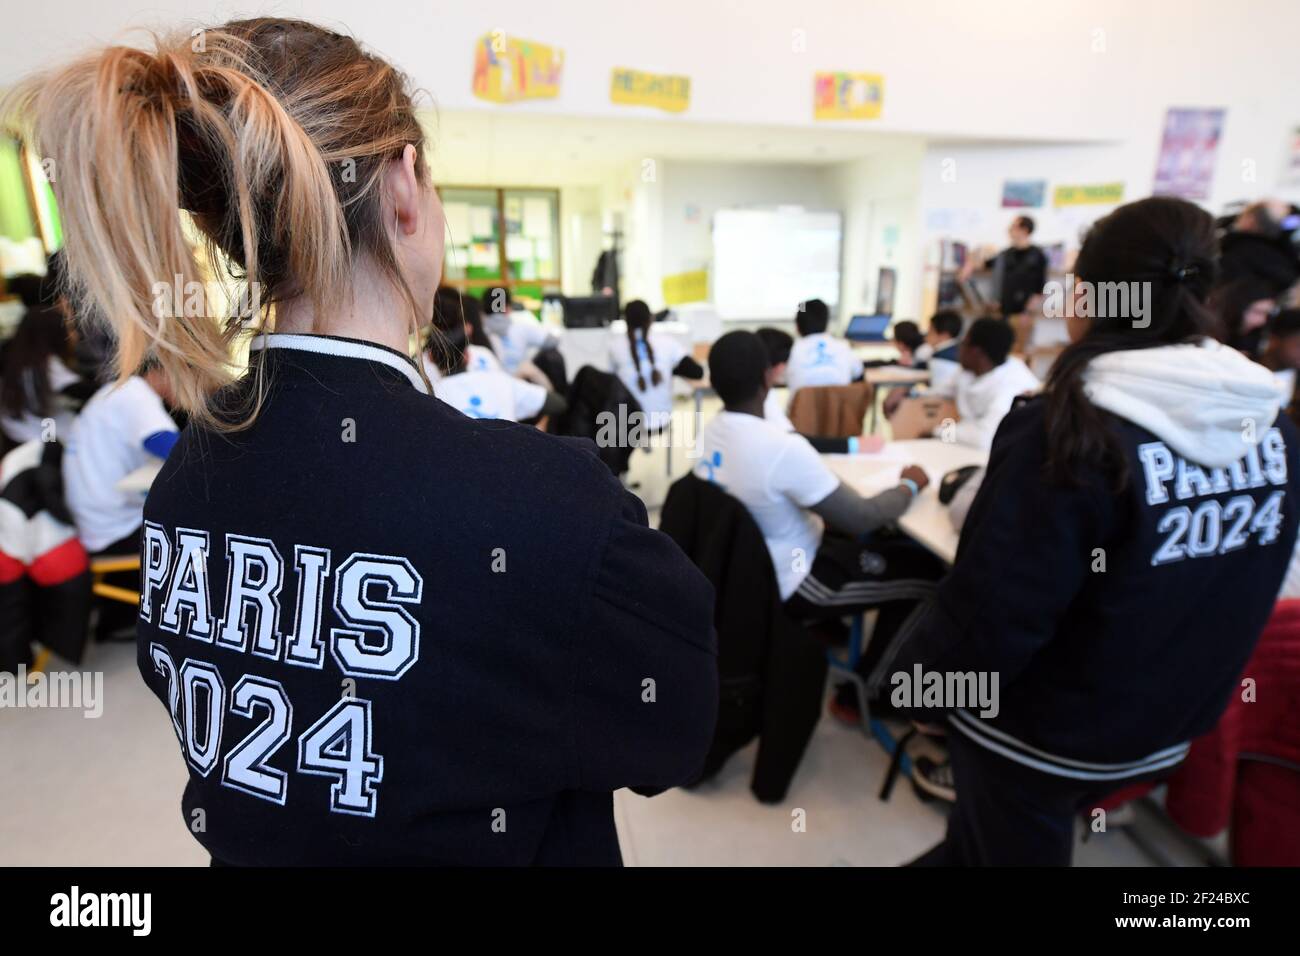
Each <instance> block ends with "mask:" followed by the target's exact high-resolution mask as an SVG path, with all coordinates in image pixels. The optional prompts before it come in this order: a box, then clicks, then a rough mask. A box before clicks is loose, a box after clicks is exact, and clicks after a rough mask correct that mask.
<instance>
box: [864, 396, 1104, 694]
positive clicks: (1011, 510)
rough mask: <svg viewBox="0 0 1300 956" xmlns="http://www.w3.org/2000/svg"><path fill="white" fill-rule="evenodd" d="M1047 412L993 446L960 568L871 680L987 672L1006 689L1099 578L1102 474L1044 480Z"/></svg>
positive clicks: (1016, 423)
mask: <svg viewBox="0 0 1300 956" xmlns="http://www.w3.org/2000/svg"><path fill="white" fill-rule="evenodd" d="M1042 434H1043V428H1042V418H1041V413H1036V412H1034V411H1033V410H1030V409H1024V410H1020V411H1017V412H1014V413H1013V414H1012V416H1010V417H1008V419H1007V420H1006V422H1004V425H1003V428H1002V429H1001V430H1000V431H999V433H998V436H997V439H996V441H995V443H994V449H993V455H992V457H991V458H990V460H989V466H988V471H987V472H986V474H985V477H984V481H983V483H982V484H981V486H980V489H979V491H978V493H977V494H976V496H975V501H974V502H973V503H972V505H971V509H970V512H969V515H968V517H967V519H966V524H965V526H964V527H963V529H962V541H961V547H960V549H959V551H958V555H957V561H956V564H954V566H953V568H952V571H951V572H950V573H949V575H948V577H947V578H945V579H944V581H943V583H942V584H941V585H940V587H939V590H938V593H937V594H936V595H935V597H934V599H933V600H932V601H931V602H930V604H929V606H928V607H926V608H924V609H923V610H922V611H920V612H919V613H918V616H917V617H916V618H915V619H914V621H913V622H911V626H908V627H906V633H905V634H903V635H901V637H900V640H899V641H898V643H897V645H896V646H897V647H898V651H897V653H896V654H895V655H894V657H893V659H892V660H886V661H885V662H884V666H882V667H880V668H879V669H878V670H877V671H876V673H875V674H874V675H873V682H875V683H876V684H877V685H879V684H882V683H884V684H887V683H888V682H889V681H890V679H891V676H892V675H893V674H896V673H898V672H900V671H909V672H910V671H911V670H912V668H913V667H914V666H915V665H917V664H920V665H921V666H922V667H923V668H924V669H925V670H926V671H939V672H944V673H948V672H957V671H986V672H993V673H996V674H997V675H998V682H999V686H1000V687H1001V688H1003V689H1004V690H1005V688H1007V687H1009V686H1010V685H1011V684H1012V682H1014V681H1015V679H1016V678H1017V677H1018V676H1019V675H1020V674H1021V673H1022V672H1023V671H1024V669H1025V667H1026V666H1027V665H1028V664H1029V662H1030V660H1031V658H1033V656H1034V655H1035V654H1036V653H1037V652H1038V651H1039V650H1041V649H1042V648H1043V647H1044V646H1046V645H1047V644H1048V642H1050V641H1051V640H1052V638H1053V636H1054V635H1055V633H1056V629H1057V623H1058V622H1059V621H1060V620H1061V619H1062V618H1063V617H1064V616H1065V615H1066V614H1067V613H1068V611H1069V607H1070V604H1071V602H1073V601H1074V600H1075V598H1076V597H1077V596H1078V594H1079V592H1080V591H1081V590H1082V589H1083V588H1084V586H1085V585H1086V583H1087V579H1088V576H1089V575H1090V574H1091V573H1092V570H1091V569H1092V566H1093V562H1094V549H1095V548H1099V547H1103V546H1104V543H1105V541H1106V540H1107V537H1108V536H1109V533H1110V532H1109V526H1110V524H1111V522H1112V510H1111V509H1112V508H1113V505H1112V504H1111V501H1112V498H1111V497H1110V496H1109V495H1108V494H1107V493H1106V492H1105V488H1104V485H1101V484H1100V482H1101V479H1100V476H1098V475H1088V476H1084V478H1085V483H1083V484H1081V485H1080V486H1079V487H1073V488H1067V487H1061V486H1059V485H1056V484H1049V483H1048V482H1047V481H1045V479H1044V478H1043V475H1042V463H1043V455H1044V442H1043V438H1042Z"/></svg>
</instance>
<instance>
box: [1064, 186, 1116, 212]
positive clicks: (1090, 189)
mask: <svg viewBox="0 0 1300 956" xmlns="http://www.w3.org/2000/svg"><path fill="white" fill-rule="evenodd" d="M1123 201H1124V184H1123V183H1098V184H1096V185H1091V186H1057V187H1056V189H1054V190H1053V191H1052V205H1053V206H1057V207H1060V206H1110V205H1114V204H1115V203H1120V202H1123Z"/></svg>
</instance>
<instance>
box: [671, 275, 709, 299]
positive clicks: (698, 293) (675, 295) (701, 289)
mask: <svg viewBox="0 0 1300 956" xmlns="http://www.w3.org/2000/svg"><path fill="white" fill-rule="evenodd" d="M663 293H664V305H665V306H666V307H668V308H672V307H673V306H674V305H683V304H685V303H687V302H704V301H707V300H708V298H709V271H708V270H707V269H696V270H694V271H692V272H679V273H677V274H676V275H671V276H664V281H663Z"/></svg>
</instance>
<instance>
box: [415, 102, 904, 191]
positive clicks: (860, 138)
mask: <svg viewBox="0 0 1300 956" xmlns="http://www.w3.org/2000/svg"><path fill="white" fill-rule="evenodd" d="M426 121H427V123H428V125H429V128H430V132H431V140H432V147H433V148H432V150H431V154H430V155H431V162H432V166H433V173H434V178H435V180H436V181H437V180H440V181H455V182H462V183H483V184H485V185H490V184H492V183H498V182H507V181H508V182H511V183H518V184H521V185H522V184H537V185H570V184H580V183H598V182H601V181H603V180H604V179H606V178H607V177H608V176H609V174H610V170H611V169H613V168H616V167H621V166H625V165H627V164H630V163H635V162H637V161H639V160H640V159H642V158H647V157H654V158H658V159H679V160H695V161H698V162H747V163H782V164H788V163H805V164H824V163H837V162H843V161H845V160H850V159H857V158H860V157H863V156H868V155H871V154H872V153H876V152H880V151H881V150H885V149H889V148H891V147H893V146H895V145H900V144H912V145H914V144H917V143H919V142H921V140H920V139H919V138H918V137H915V136H910V135H904V134H899V133H877V132H864V131H862V130H860V129H854V130H850V129H836V128H827V129H825V130H821V129H812V130H810V129H807V128H799V129H795V128H791V127H788V126H785V127H783V126H751V125H740V124H721V123H702V122H696V121H691V120H686V119H678V118H672V117H670V118H665V119H650V118H645V119H603V118H578V117H572V116H555V115H547V114H538V113H523V112H504V111H499V110H481V111H455V112H453V111H444V112H441V113H430V114H428V115H427V116H426Z"/></svg>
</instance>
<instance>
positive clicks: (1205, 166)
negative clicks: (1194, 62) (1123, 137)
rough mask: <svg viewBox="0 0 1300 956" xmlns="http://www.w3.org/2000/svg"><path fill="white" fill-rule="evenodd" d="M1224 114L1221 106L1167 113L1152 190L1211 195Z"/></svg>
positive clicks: (1189, 196) (1197, 196)
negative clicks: (1215, 159)
mask: <svg viewBox="0 0 1300 956" xmlns="http://www.w3.org/2000/svg"><path fill="white" fill-rule="evenodd" d="M1225 114H1226V111H1225V110H1221V109H1210V110H1207V109H1170V110H1168V111H1167V112H1166V113H1165V131H1164V134H1163V136H1162V137H1161V139H1160V158H1159V159H1157V160H1156V184H1155V186H1154V187H1153V188H1152V190H1151V191H1152V192H1153V193H1155V194H1156V195H1157V196H1180V197H1182V198H1183V199H1208V198H1209V195H1210V183H1211V181H1212V180H1213V179H1214V157H1215V153H1216V152H1217V151H1218V148H1219V138H1220V137H1221V136H1222V135H1223V118H1224V116H1225Z"/></svg>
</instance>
